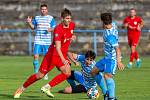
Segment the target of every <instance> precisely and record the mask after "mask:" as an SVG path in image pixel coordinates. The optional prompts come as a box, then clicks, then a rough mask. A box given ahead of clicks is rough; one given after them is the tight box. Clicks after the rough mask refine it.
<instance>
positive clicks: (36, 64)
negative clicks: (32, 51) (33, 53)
mask: <svg viewBox="0 0 150 100" xmlns="http://www.w3.org/2000/svg"><path fill="white" fill-rule="evenodd" d="M33 65H34V73H38V70H39V61H38V60H33Z"/></svg>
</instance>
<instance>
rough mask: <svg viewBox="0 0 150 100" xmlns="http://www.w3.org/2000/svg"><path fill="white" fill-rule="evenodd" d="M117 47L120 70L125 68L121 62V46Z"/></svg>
mask: <svg viewBox="0 0 150 100" xmlns="http://www.w3.org/2000/svg"><path fill="white" fill-rule="evenodd" d="M115 49H116V58H117V67H118V69H119V70H123V69H124V65H123V64H122V62H121V52H120V48H119V46H117V47H116V48H115Z"/></svg>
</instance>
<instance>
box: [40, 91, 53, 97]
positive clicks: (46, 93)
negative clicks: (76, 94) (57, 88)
mask: <svg viewBox="0 0 150 100" xmlns="http://www.w3.org/2000/svg"><path fill="white" fill-rule="evenodd" d="M41 92H42V93H44V94H46V95H47V96H48V97H50V98H54V96H50V95H48V94H47V93H45V92H44V91H43V90H41Z"/></svg>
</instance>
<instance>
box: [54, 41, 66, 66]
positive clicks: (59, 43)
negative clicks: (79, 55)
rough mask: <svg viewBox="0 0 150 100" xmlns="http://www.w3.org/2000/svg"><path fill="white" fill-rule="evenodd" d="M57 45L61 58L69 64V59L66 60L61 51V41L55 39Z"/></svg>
mask: <svg viewBox="0 0 150 100" xmlns="http://www.w3.org/2000/svg"><path fill="white" fill-rule="evenodd" d="M55 45H56V51H57V53H58V55H59V57H60V59H61V61H62V62H63V63H64V64H65V65H69V63H68V60H66V59H65V58H64V56H63V54H62V51H61V41H55Z"/></svg>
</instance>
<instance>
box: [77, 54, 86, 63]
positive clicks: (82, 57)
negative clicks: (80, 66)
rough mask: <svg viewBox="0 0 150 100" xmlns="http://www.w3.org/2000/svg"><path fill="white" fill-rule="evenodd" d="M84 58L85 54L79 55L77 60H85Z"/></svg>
mask: <svg viewBox="0 0 150 100" xmlns="http://www.w3.org/2000/svg"><path fill="white" fill-rule="evenodd" d="M84 59H85V56H84V55H77V58H76V60H77V61H79V62H81V61H84Z"/></svg>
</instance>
